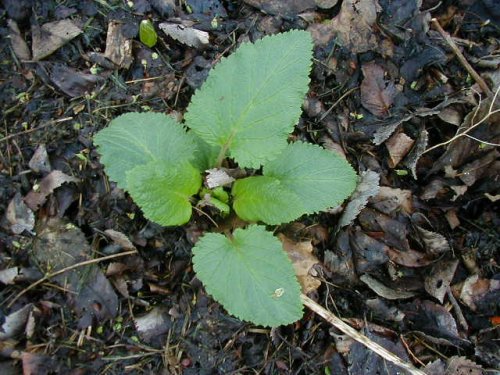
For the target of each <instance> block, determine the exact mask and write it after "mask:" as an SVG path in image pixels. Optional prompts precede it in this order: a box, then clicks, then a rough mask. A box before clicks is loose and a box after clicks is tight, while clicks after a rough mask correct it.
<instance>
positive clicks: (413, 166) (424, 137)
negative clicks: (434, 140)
mask: <svg viewBox="0 0 500 375" xmlns="http://www.w3.org/2000/svg"><path fill="white" fill-rule="evenodd" d="M428 142H429V133H428V132H427V130H422V131H421V132H420V134H419V136H418V138H417V141H416V142H415V144H414V145H413V148H412V149H411V151H410V152H409V153H408V155H407V157H406V159H405V160H404V161H403V164H404V165H405V166H407V167H408V168H409V169H410V171H411V174H412V176H413V178H414V179H415V180H416V179H417V163H418V160H419V159H420V157H421V156H422V155H423V154H424V151H425V150H426V149H427V143H428Z"/></svg>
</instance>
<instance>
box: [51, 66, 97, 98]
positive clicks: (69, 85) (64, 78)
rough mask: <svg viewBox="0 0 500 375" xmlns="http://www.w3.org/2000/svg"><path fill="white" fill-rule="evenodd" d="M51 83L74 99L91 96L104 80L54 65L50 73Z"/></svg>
mask: <svg viewBox="0 0 500 375" xmlns="http://www.w3.org/2000/svg"><path fill="white" fill-rule="evenodd" d="M49 76H50V79H51V81H52V82H53V83H54V84H55V85H56V86H57V87H58V88H59V89H60V90H61V91H62V92H63V93H65V94H66V95H68V96H71V97H72V98H74V97H78V96H83V95H85V94H90V93H91V92H92V91H93V90H94V89H95V88H96V86H97V84H98V83H99V82H101V81H102V78H101V77H99V76H96V75H94V74H87V73H82V72H80V71H78V70H75V69H73V68H70V67H68V66H66V65H64V64H59V63H56V64H53V65H52V66H51V68H50V73H49Z"/></svg>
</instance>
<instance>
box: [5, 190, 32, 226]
mask: <svg viewBox="0 0 500 375" xmlns="http://www.w3.org/2000/svg"><path fill="white" fill-rule="evenodd" d="M5 217H6V219H7V222H8V223H9V227H10V230H11V231H12V233H15V234H21V233H22V232H24V231H25V230H26V231H28V232H32V231H33V228H34V227H35V214H34V213H33V211H32V210H31V209H30V208H29V207H28V205H26V204H25V202H24V201H23V198H22V196H21V194H20V193H16V195H14V198H12V200H11V201H10V202H9V205H8V206H7V211H6V212H5Z"/></svg>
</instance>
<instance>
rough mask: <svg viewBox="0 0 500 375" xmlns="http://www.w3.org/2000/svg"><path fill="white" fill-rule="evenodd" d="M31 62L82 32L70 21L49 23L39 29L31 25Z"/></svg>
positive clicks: (48, 53)
mask: <svg viewBox="0 0 500 375" xmlns="http://www.w3.org/2000/svg"><path fill="white" fill-rule="evenodd" d="M31 33H32V40H33V45H32V49H33V60H35V61H38V60H41V59H43V58H45V57H47V56H49V55H50V54H52V53H53V52H55V51H57V50H58V49H59V48H61V47H62V46H64V45H65V44H66V43H68V42H69V41H70V40H72V39H73V38H75V37H77V36H78V35H80V34H81V33H82V30H81V29H80V28H79V27H78V26H76V24H75V23H74V22H73V21H71V20H60V21H55V22H49V23H46V24H44V25H42V26H41V27H39V26H38V25H34V24H33V25H32V29H31Z"/></svg>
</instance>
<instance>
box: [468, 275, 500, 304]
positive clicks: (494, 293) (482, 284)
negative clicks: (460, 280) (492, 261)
mask: <svg viewBox="0 0 500 375" xmlns="http://www.w3.org/2000/svg"><path fill="white" fill-rule="evenodd" d="M488 295H489V297H490V298H493V301H494V304H496V305H497V307H498V299H499V297H500V280H494V279H482V278H479V276H478V275H472V276H469V277H468V278H467V279H466V280H465V282H464V284H463V286H462V290H461V292H460V300H461V301H462V302H463V303H465V304H466V305H467V306H468V307H469V308H470V309H471V310H472V311H478V310H479V306H480V304H481V303H482V302H483V300H484V299H485V298H486V297H487V296H488ZM481 310H486V309H481ZM486 313H493V311H486Z"/></svg>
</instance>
